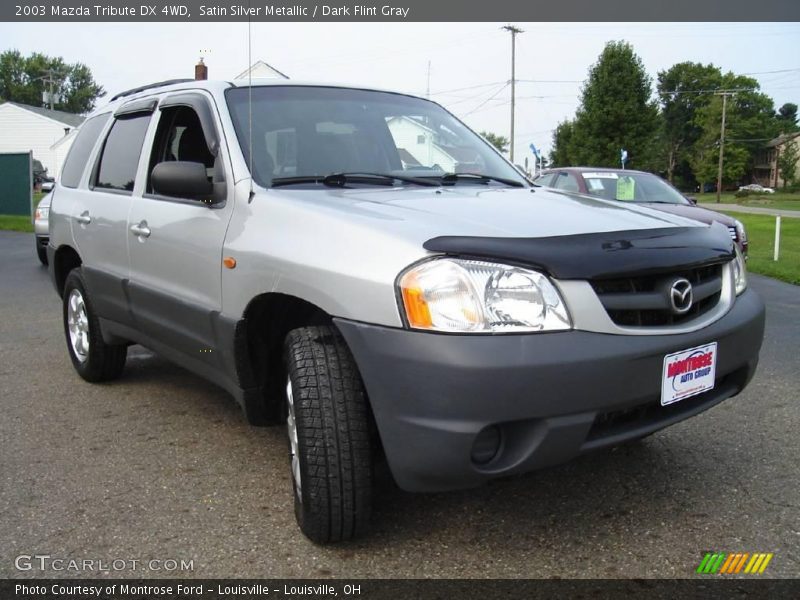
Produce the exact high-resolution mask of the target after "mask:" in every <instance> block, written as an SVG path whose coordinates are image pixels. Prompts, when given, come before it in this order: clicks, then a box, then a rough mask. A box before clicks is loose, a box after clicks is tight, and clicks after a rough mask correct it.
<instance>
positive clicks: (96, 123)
mask: <svg viewBox="0 0 800 600" xmlns="http://www.w3.org/2000/svg"><path fill="white" fill-rule="evenodd" d="M110 116H111V114H110V113H106V114H104V115H97V116H96V117H92V118H91V119H89V120H88V121H86V122H85V123H84V124H83V125H81V128H80V129H79V130H78V135H77V137H76V138H75V141H74V142H72V147H71V148H70V150H69V154H68V155H67V160H65V161H64V167H63V169H62V170H61V185H63V186H65V187H68V188H76V187H78V184H79V183H80V182H81V175H83V170H84V169H85V168H86V161H88V160H89V154H91V152H92V148H94V145H95V144H96V143H97V138H99V137H100V133H101V132H102V131H103V127H105V126H106V123H108V118H109V117H110Z"/></svg>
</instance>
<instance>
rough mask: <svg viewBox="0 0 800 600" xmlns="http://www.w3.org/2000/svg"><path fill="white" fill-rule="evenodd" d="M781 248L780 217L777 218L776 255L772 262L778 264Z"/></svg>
mask: <svg viewBox="0 0 800 600" xmlns="http://www.w3.org/2000/svg"><path fill="white" fill-rule="evenodd" d="M780 247H781V216H780V215H778V216H777V217H775V253H774V255H773V258H772V260H773V261H775V262H777V260H778V250H779V249H780Z"/></svg>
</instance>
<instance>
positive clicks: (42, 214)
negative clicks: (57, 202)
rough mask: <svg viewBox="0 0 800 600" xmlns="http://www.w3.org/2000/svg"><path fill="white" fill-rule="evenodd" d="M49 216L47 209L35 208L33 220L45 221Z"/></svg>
mask: <svg viewBox="0 0 800 600" xmlns="http://www.w3.org/2000/svg"><path fill="white" fill-rule="evenodd" d="M49 214H50V209H49V208H37V209H36V213H35V219H36V220H37V221H41V220H43V219H46V218H47V216H48V215H49Z"/></svg>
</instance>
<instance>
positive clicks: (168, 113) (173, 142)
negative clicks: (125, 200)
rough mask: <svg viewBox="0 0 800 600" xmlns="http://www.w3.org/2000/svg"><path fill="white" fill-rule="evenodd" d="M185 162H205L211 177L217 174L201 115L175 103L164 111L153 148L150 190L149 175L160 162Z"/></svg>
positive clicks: (148, 185) (150, 189) (148, 184)
mask: <svg viewBox="0 0 800 600" xmlns="http://www.w3.org/2000/svg"><path fill="white" fill-rule="evenodd" d="M172 161H185V162H196V163H202V164H203V165H204V166H205V167H206V173H207V174H208V176H209V179H210V178H211V177H212V176H213V170H214V163H215V159H214V156H213V155H212V154H211V151H210V150H209V149H208V144H207V143H206V138H205V135H204V134H203V127H202V125H201V124H200V118H199V117H198V116H197V113H196V112H195V111H194V109H192V108H189V107H187V106H172V107H169V108H164V109H162V110H161V119H160V120H159V122H158V129H156V135H155V140H154V141H153V151H152V153H151V154H150V168H149V169H148V182H147V192H148V193H153V185H152V182H151V181H150V180H149V174H151V173H152V171H153V167H155V166H156V165H157V164H158V163H162V162H172Z"/></svg>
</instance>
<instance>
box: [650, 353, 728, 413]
mask: <svg viewBox="0 0 800 600" xmlns="http://www.w3.org/2000/svg"><path fill="white" fill-rule="evenodd" d="M716 367H717V342H712V343H710V344H706V345H704V346H697V347H696V348H689V349H688V350H681V351H680V352H673V353H672V354H667V355H666V356H665V357H664V371H663V373H662V375H661V406H667V405H668V404H672V403H673V402H678V401H679V400H683V399H684V398H689V397H690V396H696V395H697V394H702V393H703V392H707V391H708V390H710V389H713V388H714V376H715V372H716Z"/></svg>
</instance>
